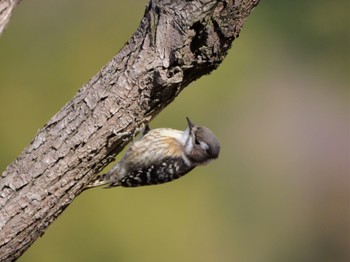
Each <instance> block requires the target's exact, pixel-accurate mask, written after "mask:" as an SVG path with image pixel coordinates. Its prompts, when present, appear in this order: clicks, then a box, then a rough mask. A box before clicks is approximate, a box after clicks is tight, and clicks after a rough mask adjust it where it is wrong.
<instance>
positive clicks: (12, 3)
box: [0, 0, 22, 35]
mask: <svg viewBox="0 0 350 262" xmlns="http://www.w3.org/2000/svg"><path fill="white" fill-rule="evenodd" d="M21 1H22V0H0V35H1V34H2V33H3V32H4V31H5V29H6V26H7V24H8V23H9V22H10V18H11V16H12V14H13V10H14V9H15V7H16V6H17V5H18V4H19V3H20V2H21Z"/></svg>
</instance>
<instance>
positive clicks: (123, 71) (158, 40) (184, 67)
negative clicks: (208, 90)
mask: <svg viewBox="0 0 350 262" xmlns="http://www.w3.org/2000/svg"><path fill="white" fill-rule="evenodd" d="M258 2H259V0H241V1H231V0H230V1H217V0H206V1H205V0H201V1H199V0H197V1H196V0H194V1H185V0H152V1H151V2H150V4H149V6H148V7H147V8H146V11H145V15H144V18H143V19H142V21H141V24H140V26H139V28H138V29H137V31H136V32H135V33H134V35H133V36H132V37H131V39H130V40H129V41H128V42H127V43H126V45H125V46H124V47H123V48H122V50H121V51H120V52H119V53H118V54H117V55H116V56H115V57H113V58H112V60H111V61H110V62H109V63H108V64H107V65H105V66H104V67H103V68H102V69H101V70H100V71H99V72H98V73H97V74H96V75H95V76H94V77H93V78H92V79H91V80H90V81H89V82H88V83H87V84H85V85H84V86H83V87H82V88H81V89H80V90H79V91H78V93H77V94H76V96H75V97H74V98H73V99H72V100H71V101H70V102H69V103H68V104H66V105H65V106H64V107H63V108H62V109H61V111H60V112H58V113H57V114H56V115H55V116H54V117H53V118H52V119H51V120H50V121H49V122H48V123H47V124H46V125H45V126H44V127H43V129H42V130H40V131H39V132H38V134H37V136H36V137H35V138H34V140H33V141H32V142H31V143H30V145H29V146H28V147H26V148H25V149H24V151H23V152H22V153H21V154H20V156H19V157H18V158H17V159H16V160H15V161H14V162H13V163H12V164H11V165H10V166H8V168H7V169H6V170H5V172H4V173H3V175H2V178H1V179H0V260H1V261H12V260H15V259H16V258H18V257H19V256H20V255H21V254H22V253H23V252H24V251H25V250H26V249H27V248H28V247H29V246H30V245H31V244H32V243H33V242H34V241H35V240H36V239H37V238H38V237H39V236H40V235H42V234H43V233H44V231H45V229H46V228H47V227H48V225H49V224H50V223H51V222H52V221H54V220H55V219H56V218H57V217H58V216H59V215H60V213H61V212H62V211H63V210H64V209H65V207H67V205H69V204H70V203H71V202H72V200H73V199H74V198H75V197H76V196H77V195H78V194H79V193H80V192H81V191H82V189H83V187H84V186H85V185H86V184H87V183H88V182H89V180H90V179H91V178H92V177H93V175H94V174H96V173H98V172H99V171H100V170H101V169H102V168H103V167H104V166H105V165H107V164H108V163H109V162H110V161H112V159H113V157H114V156H115V155H116V154H118V153H119V152H120V151H121V150H122V149H123V147H124V146H125V145H126V144H127V142H128V141H130V139H132V137H133V135H134V134H135V133H137V132H138V131H139V130H141V129H142V127H143V126H144V124H146V123H148V122H149V121H150V120H151V119H152V118H153V117H155V116H156V115H157V114H158V113H159V112H160V111H161V110H162V109H163V108H164V107H165V106H166V105H168V104H169V103H170V102H171V101H172V100H173V99H174V98H175V97H176V96H177V95H178V94H179V93H180V91H181V90H182V89H183V88H184V87H186V86H187V85H188V84H189V83H191V82H192V81H194V80H195V79H197V78H199V77H201V76H202V75H204V74H208V73H209V72H211V71H212V70H214V69H215V68H217V67H218V65H219V64H220V63H221V62H222V60H223V59H224V57H225V56H226V54H227V51H228V49H229V48H230V46H231V43H232V41H233V40H234V39H235V38H237V37H238V34H239V32H240V30H241V28H242V26H243V24H244V22H245V20H246V18H247V17H248V15H249V14H250V12H251V10H252V9H253V8H254V7H255V6H256V5H257V4H258Z"/></svg>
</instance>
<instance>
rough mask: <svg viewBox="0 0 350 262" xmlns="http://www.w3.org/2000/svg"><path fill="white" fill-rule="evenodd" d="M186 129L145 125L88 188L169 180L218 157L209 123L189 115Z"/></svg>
mask: <svg viewBox="0 0 350 262" xmlns="http://www.w3.org/2000/svg"><path fill="white" fill-rule="evenodd" d="M187 123H188V127H187V128H186V130H185V131H180V130H175V129H170V128H158V129H152V130H150V129H149V127H148V126H146V128H145V130H144V132H143V133H142V136H141V138H140V139H139V140H137V141H135V142H133V143H132V145H131V146H130V147H129V148H128V150H127V151H126V153H125V155H124V156H123V158H122V159H121V160H120V161H119V162H118V163H116V164H115V165H114V166H113V167H112V169H111V170H110V171H109V172H108V173H106V174H103V175H100V176H97V177H95V178H94V179H93V180H92V181H91V182H90V183H89V184H88V185H87V186H86V189H88V188H92V187H97V186H102V185H107V188H110V187H116V186H122V187H138V186H145V185H155V184H163V183H166V182H170V181H172V180H174V179H177V178H179V177H181V176H183V175H185V174H187V173H188V172H190V171H191V170H192V169H193V168H195V167H196V166H198V165H204V164H206V163H208V162H210V161H211V160H213V159H216V158H218V156H219V152H220V142H219V140H218V139H217V138H216V136H215V135H214V134H213V132H212V131H210V130H209V129H208V128H206V127H202V126H197V125H195V124H193V123H192V122H191V120H190V119H189V118H188V117H187Z"/></svg>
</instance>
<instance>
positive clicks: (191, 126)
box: [186, 117, 194, 132]
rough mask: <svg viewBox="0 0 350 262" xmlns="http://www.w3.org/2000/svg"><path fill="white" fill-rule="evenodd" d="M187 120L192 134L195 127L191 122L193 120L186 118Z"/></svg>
mask: <svg viewBox="0 0 350 262" xmlns="http://www.w3.org/2000/svg"><path fill="white" fill-rule="evenodd" d="M186 119H187V123H188V128H189V129H190V132H191V130H192V128H193V127H194V124H193V123H192V122H191V120H190V119H189V118H188V117H186Z"/></svg>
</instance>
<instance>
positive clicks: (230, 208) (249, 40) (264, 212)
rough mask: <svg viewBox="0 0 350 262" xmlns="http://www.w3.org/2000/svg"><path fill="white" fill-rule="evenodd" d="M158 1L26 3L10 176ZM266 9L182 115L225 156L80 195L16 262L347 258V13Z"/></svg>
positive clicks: (7, 150)
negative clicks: (133, 185)
mask: <svg viewBox="0 0 350 262" xmlns="http://www.w3.org/2000/svg"><path fill="white" fill-rule="evenodd" d="M146 4H147V1H145V0H144V1H137V0H132V1H108V0H102V1H68V0H61V1H53V0H47V1H42V0H37V1H23V2H22V3H21V4H20V5H19V7H18V8H17V9H16V12H15V14H14V17H13V19H12V21H11V23H10V25H9V27H8V29H7V31H6V32H5V34H4V35H3V36H2V37H1V38H0V99H1V102H0V107H1V110H0V121H1V123H2V128H1V129H0V143H1V147H2V150H1V151H0V165H1V170H4V169H5V168H6V166H7V165H8V164H9V163H11V161H13V160H14V159H15V158H16V156H17V155H18V154H19V153H20V152H21V151H22V149H23V148H24V147H25V146H26V145H27V144H28V143H29V142H30V141H31V139H32V138H33V137H34V136H35V134H36V132H37V130H38V129H39V128H41V127H42V126H43V125H44V124H45V123H46V122H47V121H48V120H49V119H50V117H51V116H53V115H54V114H55V113H56V112H57V111H58V110H59V109H60V108H61V107H62V106H63V105H64V104H65V103H66V102H68V101H69V100H70V99H71V98H72V97H73V95H74V94H75V92H76V91H77V89H78V88H79V87H80V86H82V85H83V84H84V83H85V82H86V81H88V79H89V78H90V77H92V76H93V75H94V74H95V73H96V72H97V71H98V70H99V68H101V67H102V66H103V65H104V64H105V63H106V62H107V61H108V60H109V59H110V58H111V57H112V56H113V55H114V54H115V53H117V51H118V50H119V49H120V48H121V47H122V46H123V44H124V43H125V42H126V41H127V40H128V38H129V37H130V36H131V34H132V33H133V32H134V30H135V29H136V28H137V26H138V24H139V21H140V19H141V17H142V15H143V12H144V7H145V5H146ZM348 5H349V4H348V2H347V1H341V0H336V1H326V0H320V1H301V0H298V1H281V0H280V1H277V0H274V1H273V0H271V1H267V0H265V1H262V2H261V3H260V5H259V6H258V7H257V8H256V9H255V10H254V12H253V14H252V15H251V16H250V17H249V18H248V20H247V23H246V24H245V26H244V28H243V31H242V33H241V36H240V38H239V39H237V40H236V41H234V44H233V47H232V49H231V50H230V53H229V55H228V56H227V58H226V59H225V61H224V62H223V64H222V65H221V66H220V67H219V69H218V70H216V71H215V72H214V73H212V74H211V75H210V76H206V77H203V78H201V79H200V80H198V81H197V82H195V83H193V84H192V85H190V86H189V87H188V88H187V89H186V90H184V92H183V93H182V94H181V95H180V96H179V97H178V98H177V99H176V101H174V103H172V104H171V105H170V106H169V107H168V108H167V109H166V110H164V111H163V112H162V113H161V114H160V115H159V117H157V118H156V119H155V120H154V121H153V122H152V123H151V126H152V127H164V126H167V127H173V128H178V129H182V128H185V126H186V122H185V116H189V117H191V119H193V121H194V122H196V123H199V124H202V125H205V126H208V127H210V128H211V129H212V130H213V131H214V132H215V133H216V134H217V135H218V137H219V138H220V140H221V143H222V152H221V155H220V158H219V159H218V160H217V161H215V162H212V163H211V164H210V165H208V166H206V167H199V168H197V169H195V170H194V171H192V172H191V174H190V175H188V176H186V177H184V178H182V179H180V180H178V181H176V182H173V183H169V184H166V185H162V186H154V187H145V188H138V189H123V188H116V189H113V190H103V189H95V190H91V191H87V192H86V193H84V194H82V195H81V196H79V197H78V198H77V199H76V200H75V201H74V203H73V204H72V205H70V206H69V208H68V209H67V210H66V211H65V212H64V213H63V214H62V215H61V216H60V217H59V218H58V219H57V221H55V222H54V223H53V224H52V225H51V226H50V227H49V229H48V230H47V231H46V233H45V235H44V236H43V237H42V238H41V239H39V240H38V241H37V242H35V244H34V245H33V246H32V247H31V248H30V249H29V250H28V251H27V252H26V253H25V254H24V255H23V257H21V259H20V260H19V261H23V262H27V261H51V262H55V261H57V262H58V261H97V260H100V261H170V262H171V261H201V262H202V261H239V262H271V261H284V262H289V261H290V262H294V261H298V262H310V261H318V262H323V261H324V262H331V261H332V262H334V261H336V262H343V261H348V255H349V254H348V244H349V243H348V223H349V222H348V221H349V205H348V196H349V184H348V182H349V179H348V171H349V170H348V157H349V148H348V131H349V125H348V121H349V118H348V98H349V96H348V95H349V94H348V91H349V18H348V17H349V11H348V10H349V6H348Z"/></svg>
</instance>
